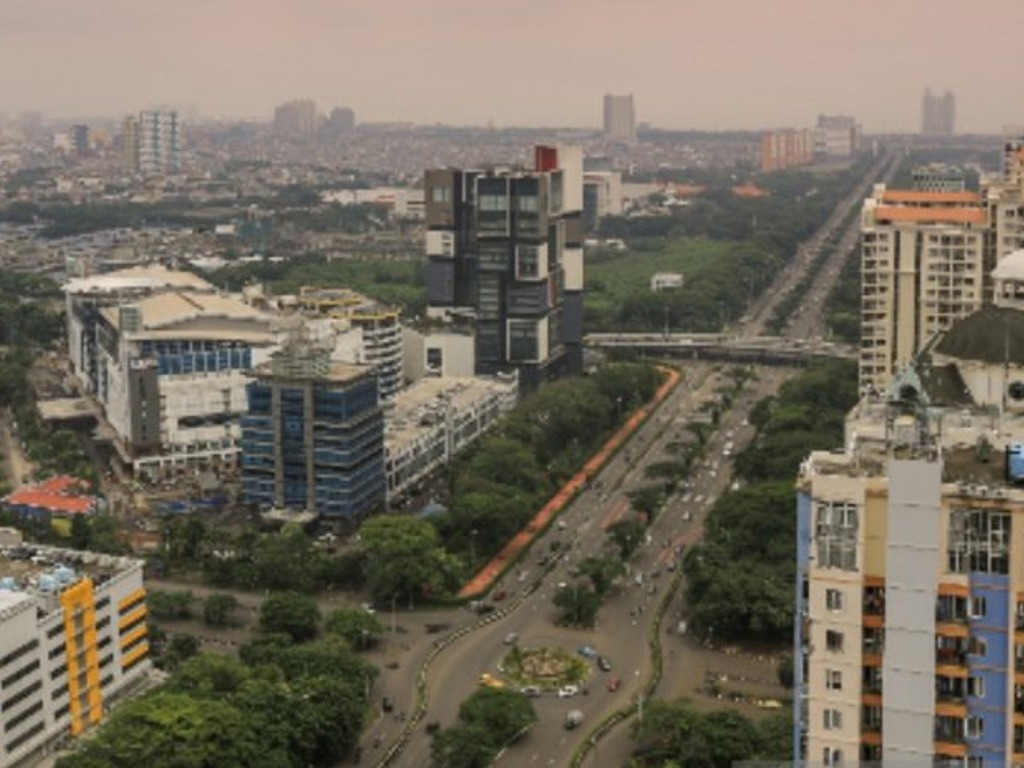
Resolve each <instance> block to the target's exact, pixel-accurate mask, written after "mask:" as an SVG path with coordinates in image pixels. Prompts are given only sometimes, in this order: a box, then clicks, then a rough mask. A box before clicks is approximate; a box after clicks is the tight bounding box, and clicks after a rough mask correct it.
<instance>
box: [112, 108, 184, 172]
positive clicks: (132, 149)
mask: <svg viewBox="0 0 1024 768" xmlns="http://www.w3.org/2000/svg"><path fill="white" fill-rule="evenodd" d="M122 138H123V142H124V144H123V153H124V161H125V165H126V167H127V168H128V169H129V170H130V171H132V172H134V173H143V174H146V175H152V174H161V173H174V172H176V171H178V170H180V169H181V124H180V123H179V121H178V113H177V112H176V111H174V110H161V109H153V110H143V111H142V112H139V114H138V117H128V118H126V119H125V121H124V129H123V134H122Z"/></svg>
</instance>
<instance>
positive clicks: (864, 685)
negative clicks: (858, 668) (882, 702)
mask: <svg viewBox="0 0 1024 768" xmlns="http://www.w3.org/2000/svg"><path fill="white" fill-rule="evenodd" d="M861 691H862V692H863V693H881V692H882V670H881V668H879V667H863V669H862V674H861Z"/></svg>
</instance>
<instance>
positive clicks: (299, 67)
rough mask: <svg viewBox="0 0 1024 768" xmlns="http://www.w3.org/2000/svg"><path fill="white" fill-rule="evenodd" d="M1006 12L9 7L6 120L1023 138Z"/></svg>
mask: <svg viewBox="0 0 1024 768" xmlns="http://www.w3.org/2000/svg"><path fill="white" fill-rule="evenodd" d="M1015 9H1016V5H1015V4H1011V3H1010V2H1009V0H980V2H976V3H972V4H943V5H942V7H941V8H939V7H937V5H936V4H935V3H934V2H927V1H926V0H902V2H899V3H886V2H882V0H866V1H865V2H860V3H827V2H817V1H815V0H773V1H772V2H758V1H756V0H731V1H728V2H721V1H720V0H714V1H712V0H690V1H689V2H680V0H631V1H630V2H623V1H622V0H558V1H557V2H548V1H546V0H544V1H542V0H519V1H518V2H515V3H511V2H505V3H499V2H478V1H476V0H431V2H413V1H411V0H407V1H402V2H390V3H354V2H349V3H339V2H336V1H335V0H302V2H298V3H296V2H286V0H253V1H252V2H248V3H244V4H242V3H238V2H232V1H231V0H180V1H179V2H174V3H170V2H149V3H139V2H133V1H132V0H92V1H91V2H88V3H83V2H80V1H79V0H52V1H51V2H48V3H45V4H41V3H39V2H37V0H5V2H4V13H3V17H4V21H3V24H2V25H0V104H2V105H3V111H6V112H7V113H8V114H15V113H17V112H19V111H24V110H39V111H42V112H43V113H44V114H46V115H47V116H52V117H69V118H71V117H90V116H110V117H119V116H122V115H124V114H128V113H130V112H132V111H135V110H137V109H139V108H140V107H144V106H153V105H172V106H176V107H178V108H194V109H195V110H196V111H197V112H198V113H199V114H200V115H202V116H204V117H216V118H238V117H245V118H255V119H261V120H262V119H267V118H269V116H270V114H271V111H272V109H273V106H274V105H275V104H277V103H280V102H282V101H285V100H287V99H290V98H297V97H309V98H313V99H315V100H316V101H317V102H318V104H319V105H320V107H321V109H324V110H329V109H330V108H331V107H332V106H336V105H347V106H351V107H352V108H353V109H354V110H355V111H356V114H357V116H358V118H359V120H360V121H364V120H374V121H384V120H388V121H391V120H402V121H412V122H417V123H445V124H452V125H459V124H463V125H485V124H489V123H492V124H494V125H496V126H511V125H538V126H541V125H543V126H579V127H591V126H597V125H598V124H599V122H600V119H601V115H600V109H599V105H600V98H601V96H602V94H604V93H605V92H616V93H618V92H622V93H626V92H632V93H634V94H635V98H636V106H637V119H638V120H641V121H643V122H646V123H649V124H651V125H653V126H656V127H663V128H677V129H683V128H693V129H702V130H726V129H760V128H769V127H779V126H788V125H804V124H806V123H808V122H810V121H811V120H812V119H813V117H814V116H815V115H816V114H818V113H819V112H845V113H848V114H854V115H856V116H857V117H858V119H859V120H860V121H861V122H862V124H863V126H864V129H865V131H867V132H898V131H914V130H916V129H917V127H918V125H919V117H920V99H921V94H922V92H923V91H924V89H925V88H926V87H931V88H933V89H936V90H938V91H942V90H944V89H947V88H948V89H950V90H952V91H953V92H955V93H956V95H957V99H958V115H959V117H958V125H957V130H958V131H961V132H989V133H994V132H999V131H1000V130H1001V129H1002V128H1003V126H1005V125H1007V124H1013V123H1018V122H1020V115H1019V113H1017V112H1015V111H1014V110H1013V108H1012V106H1011V104H1012V102H1011V101H1009V100H1007V99H1006V98H1005V93H1004V92H1003V91H1002V90H1001V89H999V88H997V87H995V85H994V83H995V82H996V80H997V73H1001V72H1005V71H1010V70H1011V69H1012V68H1013V66H1014V65H1015V63H1016V61H1015V60H1016V51H1017V50H1018V45H1017V42H1018V41H1017V39H1016V35H1017V27H1016V26H1015V25H1013V24H1006V23H1001V21H1000V20H1001V19H1003V18H1008V17H1010V15H1011V14H1012V13H1013V11H1014V10H1015Z"/></svg>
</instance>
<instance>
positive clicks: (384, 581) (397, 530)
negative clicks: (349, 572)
mask: <svg viewBox="0 0 1024 768" xmlns="http://www.w3.org/2000/svg"><path fill="white" fill-rule="evenodd" d="M359 534H360V536H361V537H362V543H363V546H364V547H365V548H366V551H367V554H368V555H369V563H368V569H369V582H370V589H371V590H372V591H373V595H374V598H375V599H376V600H377V601H378V602H379V603H381V604H386V603H388V602H389V601H391V600H392V599H395V598H397V599H399V600H402V601H408V602H409V603H410V604H411V603H412V602H414V601H415V600H419V599H422V598H423V597H424V596H428V595H435V596H436V595H442V594H445V593H446V592H447V591H448V589H449V588H450V587H451V586H453V579H454V577H455V576H456V575H457V572H458V563H457V562H455V561H454V559H453V558H451V557H450V556H449V555H448V554H447V553H446V552H445V551H444V548H443V547H442V546H441V540H440V538H439V536H438V533H437V529H436V528H434V526H433V525H431V524H430V523H429V522H427V521H426V520H421V519H419V518H415V517H410V516H407V515H380V516H377V517H371V518H369V519H368V520H367V521H366V522H364V523H363V525H362V527H361V528H360V529H359Z"/></svg>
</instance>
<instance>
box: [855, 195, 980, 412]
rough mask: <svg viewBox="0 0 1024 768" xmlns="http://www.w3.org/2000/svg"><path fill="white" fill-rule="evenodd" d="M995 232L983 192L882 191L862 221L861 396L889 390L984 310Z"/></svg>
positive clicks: (866, 208)
mask: <svg viewBox="0 0 1024 768" xmlns="http://www.w3.org/2000/svg"><path fill="white" fill-rule="evenodd" d="M988 225H989V218H988V215H987V213H986V207H985V205H984V204H983V201H982V197H981V195H980V194H979V193H977V192H969V191H965V192H921V191H916V190H898V189H886V188H885V186H884V185H881V184H879V185H876V186H875V188H874V190H873V192H872V195H871V196H870V197H869V198H868V199H867V200H866V201H865V203H864V208H863V211H862V218H861V345H860V346H861V349H860V377H859V378H860V386H861V391H868V390H874V391H878V392H881V391H885V389H886V387H887V386H888V383H889V378H890V377H891V376H892V375H893V374H894V373H895V372H896V371H897V370H899V369H900V368H901V367H902V366H905V365H907V364H908V363H910V361H911V360H912V359H913V358H914V357H915V355H916V354H917V353H918V352H919V351H920V350H921V349H922V348H923V347H924V345H925V343H926V342H927V341H928V340H929V339H931V337H932V336H933V335H934V334H935V333H936V332H937V331H940V330H943V329H945V328H948V327H949V326H950V325H952V323H953V322H954V321H955V320H958V319H959V318H962V317H965V316H967V315H969V314H970V313H972V312H974V311H975V310H977V309H978V308H980V307H981V306H982V303H983V301H984V297H985V289H986V283H987V280H988V275H989V272H990V271H991V269H992V267H993V266H994V255H993V254H992V253H991V249H990V248H989V247H988V242H987V241H988V235H987V232H988Z"/></svg>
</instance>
